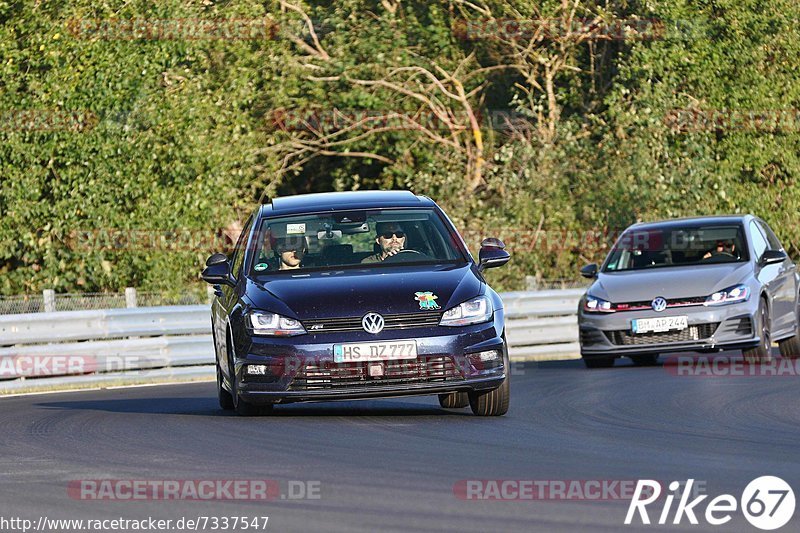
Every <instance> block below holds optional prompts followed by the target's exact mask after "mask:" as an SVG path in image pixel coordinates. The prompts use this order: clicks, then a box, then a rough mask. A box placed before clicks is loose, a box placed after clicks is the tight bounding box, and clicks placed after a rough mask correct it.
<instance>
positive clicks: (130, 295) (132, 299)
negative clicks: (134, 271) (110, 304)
mask: <svg viewBox="0 0 800 533" xmlns="http://www.w3.org/2000/svg"><path fill="white" fill-rule="evenodd" d="M125 307H136V288H134V287H125Z"/></svg>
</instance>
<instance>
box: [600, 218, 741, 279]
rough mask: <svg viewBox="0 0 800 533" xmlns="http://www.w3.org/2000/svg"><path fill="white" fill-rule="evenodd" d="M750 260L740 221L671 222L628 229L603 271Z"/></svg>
mask: <svg viewBox="0 0 800 533" xmlns="http://www.w3.org/2000/svg"><path fill="white" fill-rule="evenodd" d="M747 260H748V253H747V243H746V241H745V238H744V231H743V230H742V227H741V226H739V225H728V226H718V225H705V226H684V227H681V226H678V227H675V226H670V227H668V228H651V229H632V230H629V231H626V232H625V233H624V234H623V235H622V237H620V239H619V240H618V241H617V243H616V245H615V246H614V249H613V250H612V251H611V253H610V254H609V256H608V259H607V260H606V264H605V268H604V269H603V271H604V272H618V271H623V270H640V269H652V268H665V267H672V266H687V265H706V264H715V263H736V262H744V261H747Z"/></svg>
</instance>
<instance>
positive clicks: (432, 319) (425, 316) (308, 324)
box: [303, 311, 442, 333]
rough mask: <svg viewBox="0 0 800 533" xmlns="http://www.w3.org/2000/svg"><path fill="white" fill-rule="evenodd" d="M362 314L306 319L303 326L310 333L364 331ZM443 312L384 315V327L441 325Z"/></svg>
mask: <svg viewBox="0 0 800 533" xmlns="http://www.w3.org/2000/svg"><path fill="white" fill-rule="evenodd" d="M361 318H362V317H361V316H348V317H342V318H323V319H318V320H304V321H303V327H305V328H306V331H307V332H309V333H331V332H335V331H364V327H363V326H362V325H361ZM441 318H442V313H441V312H439V311H424V312H423V311H420V312H419V313H403V314H391V315H383V321H384V325H383V329H384V330H387V329H409V328H430V327H433V326H438V325H439V320H440V319H441Z"/></svg>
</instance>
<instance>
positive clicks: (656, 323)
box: [631, 316, 689, 333]
mask: <svg viewBox="0 0 800 533" xmlns="http://www.w3.org/2000/svg"><path fill="white" fill-rule="evenodd" d="M687 327H689V317H688V316H661V317H658V318H637V319H634V320H631V331H633V332H634V333H661V332H664V331H673V330H678V331H680V330H682V329H686V328H687Z"/></svg>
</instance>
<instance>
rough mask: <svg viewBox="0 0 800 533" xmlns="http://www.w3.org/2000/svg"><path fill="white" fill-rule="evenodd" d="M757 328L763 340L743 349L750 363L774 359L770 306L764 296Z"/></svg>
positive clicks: (746, 359)
mask: <svg viewBox="0 0 800 533" xmlns="http://www.w3.org/2000/svg"><path fill="white" fill-rule="evenodd" d="M756 328H757V329H756V330H757V331H758V334H759V337H761V342H760V343H759V344H758V346H756V347H754V348H749V349H747V350H742V355H744V360H745V361H747V362H748V363H760V362H765V361H770V360H772V352H771V348H772V332H771V329H770V319H769V306H768V305H767V301H766V300H765V299H764V298H761V301H760V302H759V304H758V314H757V320H756Z"/></svg>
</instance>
